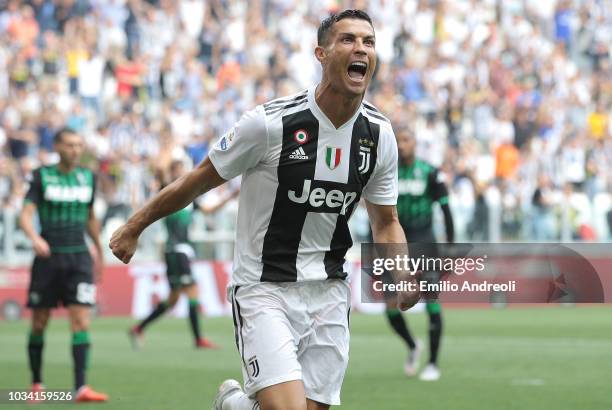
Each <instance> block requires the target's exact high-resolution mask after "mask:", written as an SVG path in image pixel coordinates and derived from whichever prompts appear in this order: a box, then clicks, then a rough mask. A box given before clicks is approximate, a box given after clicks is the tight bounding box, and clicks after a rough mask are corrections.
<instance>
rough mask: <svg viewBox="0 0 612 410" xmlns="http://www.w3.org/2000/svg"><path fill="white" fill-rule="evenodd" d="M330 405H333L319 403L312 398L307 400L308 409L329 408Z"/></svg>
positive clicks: (320, 409) (325, 409) (322, 409)
mask: <svg viewBox="0 0 612 410" xmlns="http://www.w3.org/2000/svg"><path fill="white" fill-rule="evenodd" d="M330 407H331V406H330V405H329V404H323V403H319V402H317V401H314V400H310V399H307V400H306V410H327V409H329V408H330Z"/></svg>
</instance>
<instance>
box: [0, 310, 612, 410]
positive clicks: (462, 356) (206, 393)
mask: <svg viewBox="0 0 612 410" xmlns="http://www.w3.org/2000/svg"><path fill="white" fill-rule="evenodd" d="M443 315H444V324H445V333H444V338H443V342H442V343H443V344H442V350H441V354H440V364H441V369H442V379H441V380H440V381H439V382H434V383H432V382H430V383H426V382H420V381H418V380H417V379H408V378H406V377H404V376H403V373H402V365H403V361H404V359H405V357H406V350H405V348H404V346H403V345H402V343H401V342H400V340H399V339H398V338H396V337H395V336H394V335H393V334H392V333H391V330H390V328H389V327H388V326H387V324H386V322H385V319H384V318H383V317H382V316H366V315H359V314H354V315H353V316H352V320H351V330H352V339H351V361H350V364H349V369H348V372H347V374H346V378H345V382H344V387H343V394H342V406H341V408H344V409H356V410H360V409H363V410H373V409H376V410H378V409H382V410H392V409H393V410H395V409H397V410H400V409H427V410H437V409H440V410H461V409H465V410H475V409H487V410H489V409H492V410H496V409H513V410H514V409H516V410H540V409H554V410H562V409H572V410H573V409H588V410H598V409H601V410H609V409H612V384H611V382H610V377H611V375H612V309H610V307H607V306H597V307H594V306H589V307H543V308H512V309H507V310H490V309H448V308H447V309H445V310H444V311H443ZM406 317H407V318H408V321H409V323H410V325H411V328H412V330H413V332H414V333H415V334H416V335H417V337H419V338H420V339H421V340H423V341H425V342H426V340H427V337H426V335H427V331H426V330H427V317H426V315H425V314H424V313H419V314H410V315H407V316H406ZM131 323H132V321H130V320H127V319H123V318H121V319H120V318H102V319H97V320H95V321H94V323H93V330H92V343H93V348H92V352H91V353H92V357H91V369H90V371H89V383H90V384H91V385H92V386H94V387H95V388H96V389H99V390H101V391H104V392H107V393H109V394H110V396H111V401H110V402H109V403H108V404H103V405H99V404H98V405H96V404H92V405H82V406H80V407H82V408H99V409H104V408H108V409H119V410H123V409H125V410H128V409H129V410H140V409H142V410H154V409H172V410H174V409H176V410H181V409H185V410H195V409H210V406H211V403H212V399H213V397H214V394H215V391H216V388H217V385H218V384H219V382H221V381H222V380H224V379H226V378H230V377H231V378H237V379H239V380H241V373H240V368H239V363H240V361H239V357H238V354H237V351H236V348H235V345H234V336H233V328H232V322H231V319H230V318H215V319H205V320H204V321H203V327H204V330H205V333H206V335H207V336H208V337H210V338H211V339H212V340H214V341H215V342H217V343H220V344H221V345H222V349H220V350H207V351H197V350H195V349H194V348H193V347H192V344H191V337H190V333H189V328H188V324H187V321H186V320H179V319H168V318H165V319H162V320H161V321H159V322H158V323H155V324H154V325H153V326H151V327H150V328H149V329H148V332H147V334H146V339H145V341H146V345H145V348H144V349H143V350H142V351H138V352H134V351H132V349H131V348H130V345H129V342H128V338H127V333H126V331H127V328H128V326H129V325H130V324H131ZM27 331H28V324H27V322H25V321H21V322H13V323H9V322H0V390H4V389H25V388H27V387H28V386H29V377H30V376H29V371H28V369H27V358H26V347H25V341H26V334H27ZM69 342H70V335H69V332H68V324H67V322H66V321H65V320H63V319H58V320H55V321H53V322H52V325H51V326H50V329H49V330H48V331H47V335H46V338H45V351H44V365H43V378H44V382H45V384H46V385H47V387H48V388H51V389H70V388H71V386H72V371H71V367H72V364H71V359H70V346H69ZM425 356H427V354H425ZM425 359H426V357H423V358H422V360H425ZM67 407H68V408H71V407H72V405H70V404H53V405H38V406H37V407H36V408H40V409H43V408H49V409H54V410H59V409H63V408H67ZM17 408H32V406H27V405H21V406H17V405H10V404H0V410H5V409H6V410H9V409H17Z"/></svg>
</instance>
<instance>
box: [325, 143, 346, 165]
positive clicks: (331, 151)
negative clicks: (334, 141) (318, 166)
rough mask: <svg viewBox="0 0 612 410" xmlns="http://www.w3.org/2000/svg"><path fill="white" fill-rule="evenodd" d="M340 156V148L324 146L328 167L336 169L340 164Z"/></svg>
mask: <svg viewBox="0 0 612 410" xmlns="http://www.w3.org/2000/svg"><path fill="white" fill-rule="evenodd" d="M341 156H342V149H341V148H336V147H330V146H329V145H328V146H327V147H325V163H326V164H327V166H328V167H329V169H336V168H337V167H338V165H340V158H341Z"/></svg>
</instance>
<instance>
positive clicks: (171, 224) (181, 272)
mask: <svg viewBox="0 0 612 410" xmlns="http://www.w3.org/2000/svg"><path fill="white" fill-rule="evenodd" d="M185 172H186V171H185V165H184V163H183V162H182V161H173V162H172V164H171V165H170V179H171V181H175V180H177V179H179V178H180V177H181V176H182V175H184V174H185ZM192 208H193V205H189V206H187V207H186V208H183V209H181V210H180V211H178V212H175V213H173V214H171V215H168V216H167V217H165V218H164V224H165V225H166V230H167V231H168V239H167V240H166V250H165V253H164V257H165V261H166V276H167V277H168V283H169V284H170V296H169V297H168V299H166V300H165V301H162V302H159V303H158V304H157V306H155V308H154V309H153V311H152V312H151V313H150V314H149V316H147V317H146V318H145V319H144V320H142V321H141V322H140V323H138V324H137V325H135V326H134V327H132V328H131V329H130V331H129V336H130V339H131V341H132V346H133V347H134V348H135V349H140V348H141V347H142V344H143V335H144V329H145V327H147V326H148V325H150V324H151V323H152V322H153V321H154V320H156V319H158V318H159V317H161V316H162V315H163V314H164V313H165V312H166V311H167V310H168V309H170V308H172V307H173V306H174V305H175V304H176V302H177V301H178V300H179V297H180V296H181V294H182V293H184V294H185V295H186V296H187V298H188V299H189V324H190V327H191V331H192V334H193V338H194V344H195V347H196V348H202V349H206V348H215V347H216V345H215V344H214V343H212V342H211V341H210V340H208V339H206V338H204V337H202V336H201V332H200V325H199V315H200V303H199V301H198V286H197V284H196V281H195V278H194V277H193V275H192V272H191V259H192V258H193V256H194V251H193V248H192V246H191V245H190V242H189V225H190V224H191V213H192Z"/></svg>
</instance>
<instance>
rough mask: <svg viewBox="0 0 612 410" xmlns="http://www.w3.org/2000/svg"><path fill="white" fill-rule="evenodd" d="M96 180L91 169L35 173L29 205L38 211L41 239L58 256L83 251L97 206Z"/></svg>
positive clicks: (54, 168) (48, 168)
mask: <svg viewBox="0 0 612 410" xmlns="http://www.w3.org/2000/svg"><path fill="white" fill-rule="evenodd" d="M95 190H96V179H95V176H94V174H93V172H92V171H91V170H89V169H87V168H82V167H77V168H75V169H73V170H72V171H70V172H69V173H62V172H61V171H60V170H59V169H58V168H57V165H51V166H46V167H41V168H38V169H36V170H35V171H34V172H33V173H32V181H31V182H30V189H29V190H28V193H27V194H26V197H25V202H26V203H27V202H32V203H34V204H35V205H36V208H37V210H38V217H39V219H40V225H41V236H42V237H43V238H44V239H45V240H46V241H47V242H48V243H49V246H50V247H51V251H52V252H54V253H68V252H83V251H86V250H87V246H86V244H85V230H86V228H87V221H88V219H89V212H90V211H91V207H92V206H93V201H94V197H95Z"/></svg>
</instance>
